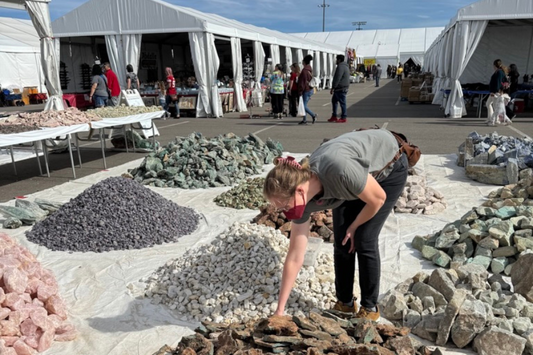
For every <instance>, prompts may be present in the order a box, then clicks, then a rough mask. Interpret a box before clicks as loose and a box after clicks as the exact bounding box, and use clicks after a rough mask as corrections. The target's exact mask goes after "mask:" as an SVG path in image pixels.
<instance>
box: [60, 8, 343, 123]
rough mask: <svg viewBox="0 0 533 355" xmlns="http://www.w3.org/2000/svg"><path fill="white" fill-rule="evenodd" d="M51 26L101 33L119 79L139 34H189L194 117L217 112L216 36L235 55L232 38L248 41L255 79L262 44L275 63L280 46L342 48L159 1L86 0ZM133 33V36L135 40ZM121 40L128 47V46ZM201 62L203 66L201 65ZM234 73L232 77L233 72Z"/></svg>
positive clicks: (71, 32)
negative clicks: (195, 90) (227, 43)
mask: <svg viewBox="0 0 533 355" xmlns="http://www.w3.org/2000/svg"><path fill="white" fill-rule="evenodd" d="M53 28H54V34H55V36H56V37H58V38H60V37H92V36H105V38H106V47H107V52H108V55H109V59H110V63H111V64H112V67H113V69H114V71H115V72H116V73H117V75H119V79H121V75H124V73H125V72H126V70H125V68H126V64H129V63H137V62H138V61H139V47H140V43H141V38H142V35H145V34H159V33H188V34H189V43H190V44H191V55H192V60H193V64H194V69H195V74H196V75H195V76H196V78H197V79H198V84H199V100H198V106H197V115H199V116H212V117H218V116H221V115H222V112H221V110H220V107H219V106H220V102H219V101H218V97H215V96H217V94H216V93H217V90H216V81H217V72H218V68H219V64H220V61H219V58H218V55H217V52H216V48H215V43H214V41H215V36H218V37H219V38H220V37H224V39H228V40H233V46H234V48H233V53H234V54H237V53H238V52H239V50H238V47H237V44H236V42H235V40H238V41H240V40H248V41H252V42H253V48H254V54H255V65H256V68H255V75H256V78H255V79H256V82H258V79H260V78H261V76H262V74H263V67H264V58H263V57H264V51H263V44H270V46H271V48H272V49H273V51H272V52H273V54H274V55H275V57H276V58H275V61H276V62H279V61H280V60H281V50H282V49H281V48H280V46H283V47H285V48H294V49H297V50H300V51H301V50H305V51H306V52H309V51H311V52H312V51H315V50H320V51H325V52H328V53H342V52H343V51H344V49H343V48H342V47H341V48H339V47H335V46H330V45H324V44H322V43H319V42H313V41H310V40H305V39H302V38H298V37H295V36H291V35H288V34H285V33H281V32H277V31H273V30H269V29H266V28H261V27H256V26H252V25H248V24H244V23H241V22H238V21H235V20H229V19H226V18H223V17H221V16H219V15H215V14H206V13H202V12H200V11H198V10H194V9H191V8H187V7H182V6H176V5H172V4H168V3H165V2H163V1H160V0H91V1H88V2H86V3H84V4H82V5H81V6H80V7H78V8H76V9H74V10H73V11H71V12H70V13H68V14H66V15H65V16H63V17H61V18H59V19H57V20H56V21H54V23H53ZM133 36H136V39H135V40H134V39H133V38H132V37H133ZM234 39H235V40H234ZM126 43H129V44H130V45H129V46H127V45H126ZM283 51H284V52H285V50H283ZM235 60H237V62H235V63H232V67H233V68H242V57H239V58H235ZM206 61H207V62H208V65H206V64H205V62H206ZM234 76H237V75H236V74H235V73H234ZM124 82H125V80H121V85H124ZM257 85H259V84H257ZM241 104H242V103H239V105H238V106H239V109H242V108H241V107H240V106H242V105H241Z"/></svg>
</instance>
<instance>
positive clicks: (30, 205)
mask: <svg viewBox="0 0 533 355" xmlns="http://www.w3.org/2000/svg"><path fill="white" fill-rule="evenodd" d="M15 207H19V208H22V209H24V210H26V211H28V212H30V213H31V214H33V215H34V216H36V217H37V220H43V219H44V218H46V216H48V211H45V210H43V209H41V207H39V205H38V204H36V203H35V202H32V201H28V200H23V199H16V200H15Z"/></svg>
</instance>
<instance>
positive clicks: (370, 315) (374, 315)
mask: <svg viewBox="0 0 533 355" xmlns="http://www.w3.org/2000/svg"><path fill="white" fill-rule="evenodd" d="M376 309H377V312H372V311H369V310H368V309H366V308H365V307H361V309H360V310H359V312H357V314H356V315H355V318H364V319H368V320H371V321H373V322H377V321H379V319H380V316H381V315H380V313H379V308H378V306H376Z"/></svg>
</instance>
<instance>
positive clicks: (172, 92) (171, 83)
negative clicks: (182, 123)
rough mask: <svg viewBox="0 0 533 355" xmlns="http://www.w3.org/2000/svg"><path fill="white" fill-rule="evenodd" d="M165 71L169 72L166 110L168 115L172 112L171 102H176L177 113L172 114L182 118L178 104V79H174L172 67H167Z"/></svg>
mask: <svg viewBox="0 0 533 355" xmlns="http://www.w3.org/2000/svg"><path fill="white" fill-rule="evenodd" d="M165 72H166V74H167V85H166V86H167V94H166V96H165V103H166V104H165V107H164V108H165V111H167V115H169V114H170V112H169V108H170V104H171V103H172V102H174V103H175V107H176V114H175V115H172V116H173V117H174V118H180V108H179V105H178V102H177V101H178V96H177V94H178V92H177V91H176V79H174V74H173V73H172V68H166V69H165Z"/></svg>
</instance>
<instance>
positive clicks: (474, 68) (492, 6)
mask: <svg viewBox="0 0 533 355" xmlns="http://www.w3.org/2000/svg"><path fill="white" fill-rule="evenodd" d="M532 43H533V2H531V1H529V0H506V1H502V0H483V1H479V2H476V3H474V4H471V5H469V6H466V7H464V8H462V9H460V10H459V11H458V12H457V15H456V16H455V17H454V18H453V19H451V21H450V23H449V25H448V26H447V27H446V29H445V30H444V31H443V32H442V33H441V35H440V36H439V37H438V38H437V39H436V40H435V42H434V43H433V44H432V46H431V48H430V49H429V50H428V52H427V53H426V56H425V60H426V62H427V66H426V67H427V69H429V70H430V71H431V72H432V73H434V74H435V76H436V80H435V83H434V87H435V86H436V89H437V91H436V92H437V93H440V95H436V96H435V99H434V101H433V103H434V104H440V105H442V106H443V107H444V110H445V115H449V116H450V117H452V118H460V117H462V116H464V115H465V114H466V110H465V103H464V99H463V88H462V85H465V84H469V83H482V84H488V83H489V81H490V77H491V75H492V74H493V73H494V68H493V62H494V60H495V59H501V60H502V61H503V63H504V65H506V66H508V65H510V64H516V65H517V67H518V70H519V72H520V73H522V74H525V73H528V72H530V71H531V70H532V69H533V57H532V55H531V54H532V53H531V50H532ZM520 83H522V80H520ZM522 88H524V89H526V90H527V89H528V88H527V83H526V86H525V87H522ZM447 90H449V96H448V97H447V98H446V97H445V93H446V91H447ZM434 91H435V90H434ZM445 98H446V99H445ZM478 104H479V105H481V104H482V103H481V102H479V103H478Z"/></svg>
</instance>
